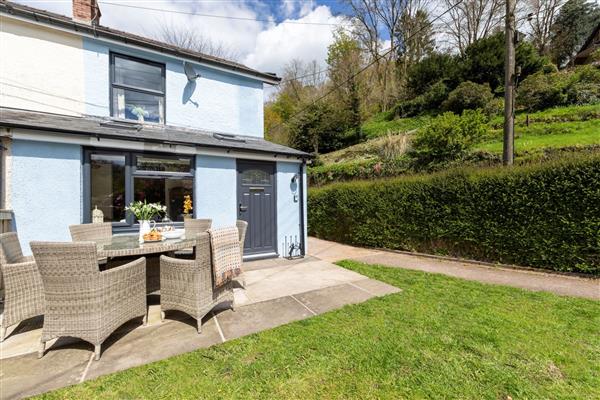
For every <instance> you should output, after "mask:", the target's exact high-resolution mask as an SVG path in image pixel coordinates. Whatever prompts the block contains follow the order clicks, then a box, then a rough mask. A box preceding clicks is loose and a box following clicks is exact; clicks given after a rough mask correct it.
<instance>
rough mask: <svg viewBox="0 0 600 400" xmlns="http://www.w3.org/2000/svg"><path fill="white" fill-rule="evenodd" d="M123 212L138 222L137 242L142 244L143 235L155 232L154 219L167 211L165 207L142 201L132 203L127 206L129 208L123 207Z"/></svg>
mask: <svg viewBox="0 0 600 400" xmlns="http://www.w3.org/2000/svg"><path fill="white" fill-rule="evenodd" d="M125 210H127V211H129V212H130V213H132V214H133V215H135V217H136V218H137V220H138V223H139V224H140V236H139V242H140V243H143V242H144V235H147V234H149V233H151V232H152V231H155V229H154V227H155V226H156V221H155V220H154V218H155V217H160V216H161V214H165V213H166V211H167V207H166V206H163V205H161V204H160V203H147V202H146V200H144V201H143V202H142V201H134V202H133V203H131V204H129V206H127V207H125Z"/></svg>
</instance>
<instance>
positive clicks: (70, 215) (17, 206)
mask: <svg viewBox="0 0 600 400" xmlns="http://www.w3.org/2000/svg"><path fill="white" fill-rule="evenodd" d="M11 153H12V158H11V172H12V181H11V208H12V209H13V211H14V218H15V219H14V224H13V229H15V230H16V231H17V233H18V234H19V240H20V241H21V246H22V247H23V252H24V254H26V255H29V254H31V251H30V248H29V242H30V241H32V240H45V241H70V240H71V238H70V235H69V225H72V224H78V223H80V221H81V213H82V210H81V192H82V191H81V147H80V146H77V145H71V144H57V143H46V142H32V141H24V140H14V141H13V142H12V147H11Z"/></svg>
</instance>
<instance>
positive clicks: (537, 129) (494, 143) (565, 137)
mask: <svg viewBox="0 0 600 400" xmlns="http://www.w3.org/2000/svg"><path fill="white" fill-rule="evenodd" d="M515 133H516V138H515V151H516V152H517V154H518V153H519V152H530V151H535V150H539V149H543V148H557V147H570V146H588V145H594V144H600V119H593V120H587V121H571V122H554V123H536V124H532V125H530V126H529V127H526V126H517V127H515ZM493 136H494V139H493V140H491V141H488V142H485V143H481V144H479V145H477V147H476V149H477V150H485V151H489V152H492V153H500V152H502V132H501V131H500V130H496V131H494V132H493Z"/></svg>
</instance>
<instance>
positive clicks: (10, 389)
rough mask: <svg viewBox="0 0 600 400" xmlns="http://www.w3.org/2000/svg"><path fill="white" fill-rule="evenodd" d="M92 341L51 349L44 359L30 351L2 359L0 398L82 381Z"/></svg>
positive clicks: (27, 394) (45, 390) (35, 392)
mask: <svg viewBox="0 0 600 400" xmlns="http://www.w3.org/2000/svg"><path fill="white" fill-rule="evenodd" d="M91 349H92V346H91V345H86V344H85V343H79V345H77V346H74V347H69V348H64V347H63V348H60V350H56V351H53V350H49V351H47V352H46V354H45V355H44V357H42V358H41V359H38V358H37V354H36V353H33V354H28V355H26V356H22V357H14V358H9V359H6V360H2V361H1V365H2V368H1V371H0V398H1V399H6V400H8V399H20V398H23V397H28V396H33V395H36V394H39V393H44V392H47V391H49V390H54V389H58V388H61V387H63V386H69V385H73V384H76V383H79V381H80V379H81V376H82V374H83V372H84V370H85V368H86V366H87V364H88V362H89V361H90V357H91V354H92V352H91V351H90V350H91Z"/></svg>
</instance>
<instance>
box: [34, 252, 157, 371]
mask: <svg viewBox="0 0 600 400" xmlns="http://www.w3.org/2000/svg"><path fill="white" fill-rule="evenodd" d="M31 250H32V251H33V255H34V257H35V261H36V263H37V265H38V269H39V271H40V275H41V277H42V282H43V285H44V295H45V299H46V309H45V316H44V326H43V328H42V337H41V340H40V348H39V351H38V357H39V358H41V357H42V356H43V355H44V350H45V347H46V342H47V341H49V340H51V339H54V338H57V337H61V336H71V337H76V338H79V339H82V340H85V341H87V342H90V343H91V344H93V345H94V355H95V359H96V360H98V359H99V358H100V350H101V345H102V343H103V342H104V341H105V340H106V338H108V336H109V335H110V334H111V333H113V332H114V331H115V329H117V328H118V327H120V326H121V325H123V324H124V323H125V322H127V321H129V320H131V319H133V318H136V317H143V323H144V325H145V324H146V321H147V315H146V259H145V258H140V259H138V260H135V261H132V262H130V263H128V264H125V265H121V266H120V267H116V268H113V269H109V270H107V271H102V272H100V269H99V266H98V254H97V248H96V243H94V242H75V243H50V242H31Z"/></svg>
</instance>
